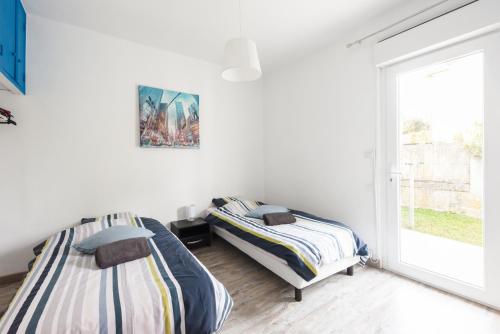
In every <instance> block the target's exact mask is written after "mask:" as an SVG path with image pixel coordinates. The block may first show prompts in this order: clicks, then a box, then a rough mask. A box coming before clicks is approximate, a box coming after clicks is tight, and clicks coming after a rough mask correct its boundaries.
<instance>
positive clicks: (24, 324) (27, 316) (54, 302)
mask: <svg viewBox="0 0 500 334" xmlns="http://www.w3.org/2000/svg"><path fill="white" fill-rule="evenodd" d="M126 224H130V225H133V226H139V227H145V228H147V229H150V230H151V231H153V232H154V233H155V236H154V237H153V238H151V239H150V240H149V241H148V242H149V246H150V248H151V255H150V256H148V257H146V258H142V259H139V260H135V261H131V262H127V263H124V264H120V265H118V266H115V267H110V268H107V269H99V268H98V267H97V265H96V263H95V257H94V256H89V255H83V254H81V253H79V252H77V251H76V250H74V249H73V248H72V247H71V245H73V244H75V243H78V242H79V241H81V240H82V239H84V238H86V237H88V236H90V235H92V234H94V233H96V232H99V231H101V230H103V229H105V228H107V227H109V226H113V225H126ZM232 305H233V303H232V300H231V297H230V296H229V294H228V292H227V291H226V289H225V288H224V287H223V286H222V284H221V283H219V282H218V281H217V280H216V279H215V278H214V277H213V276H212V275H211V274H210V273H209V272H208V271H207V269H206V268H205V267H204V266H203V265H202V264H201V263H200V262H199V261H198V260H197V259H196V258H195V257H194V256H193V255H192V254H191V253H190V252H189V251H188V250H187V249H186V248H185V247H184V246H183V245H182V243H181V242H180V241H179V240H178V239H177V238H176V237H175V236H174V235H173V234H172V233H171V232H169V231H168V230H167V229H166V228H165V227H164V226H163V225H161V224H160V223H159V222H158V221H156V220H153V219H148V218H139V217H137V216H135V215H132V214H128V213H123V214H116V215H108V216H104V217H100V218H98V219H97V220H96V221H95V222H93V223H88V224H85V225H81V226H78V227H74V228H69V229H66V230H64V231H61V232H60V233H58V234H56V235H54V236H52V237H51V238H50V239H48V240H47V242H46V243H45V246H44V249H43V251H42V252H41V254H40V255H38V256H37V259H36V262H35V264H34V266H33V268H32V269H31V271H30V272H29V273H28V275H27V277H26V279H25V281H24V282H23V285H22V287H21V288H20V289H19V291H18V292H17V294H16V296H15V297H14V299H13V301H12V302H11V304H10V306H9V308H8V310H7V311H6V313H5V314H4V316H3V317H2V319H1V321H0V333H25V332H26V333H196V334H198V333H213V332H216V331H218V330H219V329H220V328H221V326H222V324H223V322H224V321H225V319H226V318H227V316H228V315H229V312H230V310H231V308H232Z"/></svg>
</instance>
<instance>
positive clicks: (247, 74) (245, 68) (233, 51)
mask: <svg viewBox="0 0 500 334" xmlns="http://www.w3.org/2000/svg"><path fill="white" fill-rule="evenodd" d="M238 4H239V19H240V37H239V38H233V39H230V40H229V41H228V42H227V43H226V47H225V49H224V69H223V71H222V78H224V79H225V80H227V81H231V82H246V81H254V80H257V79H258V78H260V76H261V75H262V70H261V68H260V61H259V54H258V53H257V45H255V42H254V41H252V40H251V39H248V38H244V37H241V0H238Z"/></svg>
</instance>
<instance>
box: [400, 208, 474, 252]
mask: <svg viewBox="0 0 500 334" xmlns="http://www.w3.org/2000/svg"><path fill="white" fill-rule="evenodd" d="M401 225H402V226H403V227H404V228H407V229H412V228H410V226H409V225H408V208H407V207H401ZM413 230H415V231H418V232H422V233H427V234H431V235H435V236H438V237H443V238H448V239H453V240H457V241H462V242H466V243H468V244H473V245H477V246H482V245H483V223H482V221H481V219H477V218H473V217H469V216H466V215H462V214H458V213H453V212H440V211H435V210H431V209H415V227H414V228H413Z"/></svg>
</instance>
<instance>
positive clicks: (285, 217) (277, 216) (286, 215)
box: [264, 212, 296, 226]
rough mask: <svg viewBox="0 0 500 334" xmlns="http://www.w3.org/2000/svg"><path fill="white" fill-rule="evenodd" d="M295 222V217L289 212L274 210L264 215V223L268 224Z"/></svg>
mask: <svg viewBox="0 0 500 334" xmlns="http://www.w3.org/2000/svg"><path fill="white" fill-rule="evenodd" d="M295 222H296V219H295V217H294V216H293V215H292V214H291V213H290V212H274V213H266V214H265V215H264V223H265V224H266V225H268V226H276V225H285V224H292V223H295Z"/></svg>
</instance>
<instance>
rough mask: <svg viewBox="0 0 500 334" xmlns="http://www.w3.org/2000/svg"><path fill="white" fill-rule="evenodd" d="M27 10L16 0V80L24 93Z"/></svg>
mask: <svg viewBox="0 0 500 334" xmlns="http://www.w3.org/2000/svg"><path fill="white" fill-rule="evenodd" d="M0 1H2V0H0ZM25 63H26V12H25V11H24V8H23V5H22V3H21V1H20V0H16V82H17V84H18V86H19V88H21V91H22V92H23V93H24V87H25V80H26V75H25V70H26V64H25Z"/></svg>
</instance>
